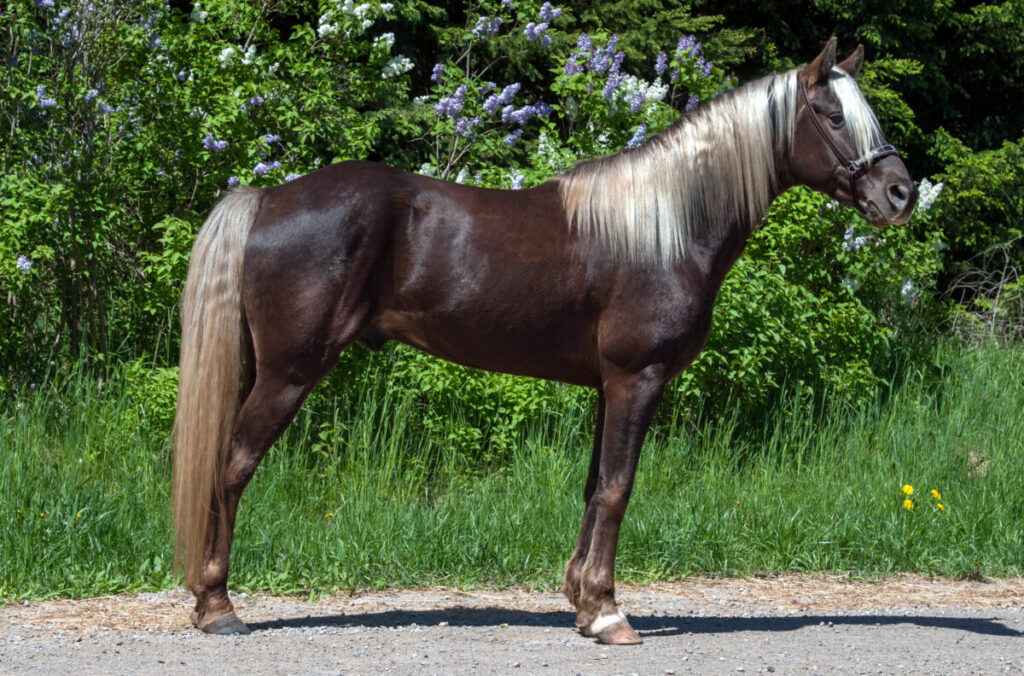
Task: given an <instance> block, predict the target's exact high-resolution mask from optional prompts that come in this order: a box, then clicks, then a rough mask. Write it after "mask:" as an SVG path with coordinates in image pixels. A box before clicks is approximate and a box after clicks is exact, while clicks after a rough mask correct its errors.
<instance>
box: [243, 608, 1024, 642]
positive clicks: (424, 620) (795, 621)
mask: <svg viewBox="0 0 1024 676" xmlns="http://www.w3.org/2000/svg"><path fill="white" fill-rule="evenodd" d="M574 620H575V615H573V614H572V613H568V612H530V611H524V610H505V609H502V608H461V607H455V608H446V609H443V610H402V611H399V610H388V611H383V612H379V613H353V614H352V615H323V616H317V617H314V616H307V617H299V618H293V619H281V620H273V621H270V622H254V623H252V624H250V625H249V628H250V629H253V630H254V631H260V630H267V629H285V628H309V627H369V628H380V627H404V626H410V625H419V626H426V627H429V626H437V625H439V624H440V623H442V622H446V623H447V624H448V626H451V627H489V626H494V627H496V626H498V625H501V624H508V625H514V626H522V627H555V628H558V629H570V628H572V627H573V625H574ZM629 621H630V623H631V624H632V625H633V627H634V628H635V629H636V630H637V631H638V632H640V633H641V634H642V635H644V636H646V637H657V636H678V635H680V634H729V633H733V632H742V631H795V630H797V629H802V628H804V627H809V626H814V625H820V624H831V625H832V626H842V625H859V626H866V625H873V626H881V627H891V626H896V625H901V624H913V625H916V626H918V627H933V628H936V629H956V630H960V631H965V632H971V633H974V634H986V635H989V636H1024V632H1020V631H1017V630H1016V629H1011V628H1010V627H1007V626H1006V625H1004V624H1003V623H1002V622H999V621H998V618H978V617H940V616H931V615H899V616H896V615H801V616H794V617H692V616H643V615H639V616H637V615H631V616H630V618H629Z"/></svg>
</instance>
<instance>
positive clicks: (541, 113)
mask: <svg viewBox="0 0 1024 676" xmlns="http://www.w3.org/2000/svg"><path fill="white" fill-rule="evenodd" d="M532 107H533V114H534V115H536V116H537V117H547V116H548V115H550V114H551V112H552V109H551V106H549V105H548V104H546V103H545V102H543V101H538V102H537V103H535V104H533V106H532Z"/></svg>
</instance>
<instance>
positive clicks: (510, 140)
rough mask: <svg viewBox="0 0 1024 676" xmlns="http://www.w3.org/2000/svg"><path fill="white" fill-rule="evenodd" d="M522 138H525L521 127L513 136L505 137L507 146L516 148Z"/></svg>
mask: <svg viewBox="0 0 1024 676" xmlns="http://www.w3.org/2000/svg"><path fill="white" fill-rule="evenodd" d="M522 136H523V130H522V128H521V127H520V128H519V129H516V130H514V131H513V132H512V133H511V134H507V135H506V136H505V138H504V142H505V145H507V146H514V145H515V144H516V142H517V141H519V139H520V138H522Z"/></svg>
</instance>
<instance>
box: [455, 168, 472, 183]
mask: <svg viewBox="0 0 1024 676" xmlns="http://www.w3.org/2000/svg"><path fill="white" fill-rule="evenodd" d="M467 178H469V172H468V171H467V170H466V168H465V167H463V168H462V169H459V173H458V175H456V176H455V182H456V183H465V182H466V179H467Z"/></svg>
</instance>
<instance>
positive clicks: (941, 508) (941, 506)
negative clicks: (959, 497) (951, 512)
mask: <svg viewBox="0 0 1024 676" xmlns="http://www.w3.org/2000/svg"><path fill="white" fill-rule="evenodd" d="M935 509H937V510H939V511H940V512H945V511H946V506H945V505H944V504H942V503H941V502H937V503H935Z"/></svg>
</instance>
